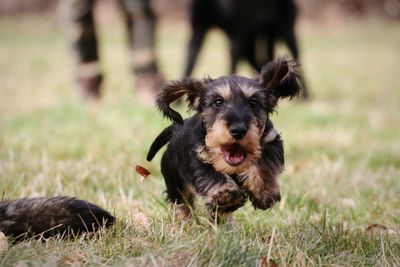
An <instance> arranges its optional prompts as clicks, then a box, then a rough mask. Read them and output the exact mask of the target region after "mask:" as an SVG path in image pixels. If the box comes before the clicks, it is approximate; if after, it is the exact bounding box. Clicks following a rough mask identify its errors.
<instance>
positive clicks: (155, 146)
mask: <svg viewBox="0 0 400 267" xmlns="http://www.w3.org/2000/svg"><path fill="white" fill-rule="evenodd" d="M176 127H179V126H178V125H177V124H172V125H170V126H168V127H167V128H165V129H164V130H163V131H162V132H161V133H160V134H159V135H158V136H157V137H156V139H155V140H154V142H153V143H152V144H151V147H150V150H149V152H148V153H147V161H151V160H152V159H153V158H154V156H155V155H156V154H157V152H158V150H160V149H161V148H162V147H163V146H165V145H166V144H167V143H168V142H169V141H170V140H171V138H172V136H173V135H174V131H175V129H176Z"/></svg>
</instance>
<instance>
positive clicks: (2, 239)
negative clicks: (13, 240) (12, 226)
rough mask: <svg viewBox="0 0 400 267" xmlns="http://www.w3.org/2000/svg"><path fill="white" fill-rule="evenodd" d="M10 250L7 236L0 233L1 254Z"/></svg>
mask: <svg viewBox="0 0 400 267" xmlns="http://www.w3.org/2000/svg"><path fill="white" fill-rule="evenodd" d="M7 249H8V242H7V237H6V235H5V234H4V233H3V232H1V231H0V253H2V252H6V251H7Z"/></svg>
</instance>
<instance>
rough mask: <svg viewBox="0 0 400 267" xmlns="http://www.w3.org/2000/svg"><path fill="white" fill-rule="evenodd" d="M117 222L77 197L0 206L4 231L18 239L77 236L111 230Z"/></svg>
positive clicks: (3, 202) (26, 200)
mask: <svg viewBox="0 0 400 267" xmlns="http://www.w3.org/2000/svg"><path fill="white" fill-rule="evenodd" d="M114 221H115V218H114V217H113V216H112V215H111V214H110V213H108V212H107V211H105V210H104V209H102V208H100V207H99V206H97V205H95V204H93V203H90V202H88V201H84V200H79V199H76V198H73V197H52V198H42V197H39V198H21V199H17V200H10V201H2V202H0V231H1V232H4V234H5V235H9V236H13V237H14V238H16V239H23V238H25V237H32V236H34V237H45V238H46V237H50V236H54V235H57V234H60V235H62V236H63V237H68V236H74V235H77V234H80V233H88V232H94V231H97V230H99V229H100V228H101V227H103V226H104V227H110V226H111V225H113V224H114Z"/></svg>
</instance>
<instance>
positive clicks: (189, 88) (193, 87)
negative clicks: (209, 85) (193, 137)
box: [157, 78, 208, 124]
mask: <svg viewBox="0 0 400 267" xmlns="http://www.w3.org/2000/svg"><path fill="white" fill-rule="evenodd" d="M207 80H208V79H203V80H197V79H192V78H184V79H182V80H176V81H172V82H168V83H165V84H164V85H163V86H162V87H161V90H160V93H159V94H158V95H157V106H158V108H159V109H160V111H161V112H162V113H163V114H164V116H165V117H167V118H168V119H170V120H172V121H173V122H174V123H180V124H181V123H183V118H182V116H181V114H179V113H178V112H177V111H175V110H174V109H172V108H171V107H170V104H171V103H172V102H175V101H176V100H178V99H179V98H181V97H182V96H183V95H185V94H186V96H187V98H186V100H187V101H188V107H189V109H197V108H198V105H199V103H198V102H199V99H200V95H201V93H202V92H203V90H204V87H205V83H206V82H207Z"/></svg>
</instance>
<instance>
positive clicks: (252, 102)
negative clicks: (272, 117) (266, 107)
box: [250, 98, 258, 108]
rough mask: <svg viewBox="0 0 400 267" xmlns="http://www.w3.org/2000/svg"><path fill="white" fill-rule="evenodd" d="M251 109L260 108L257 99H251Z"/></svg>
mask: <svg viewBox="0 0 400 267" xmlns="http://www.w3.org/2000/svg"><path fill="white" fill-rule="evenodd" d="M250 107H251V108H257V107H258V101H257V99H254V98H252V99H250Z"/></svg>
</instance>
